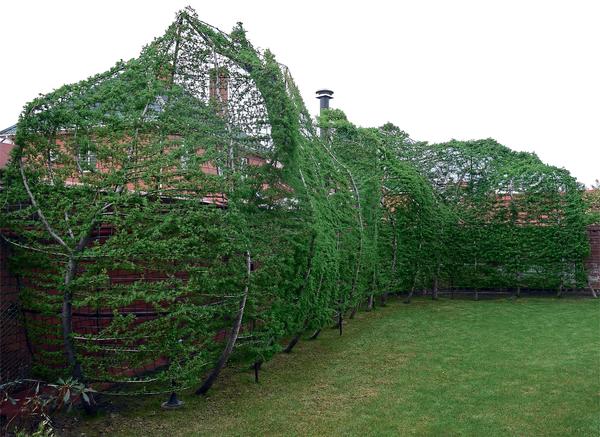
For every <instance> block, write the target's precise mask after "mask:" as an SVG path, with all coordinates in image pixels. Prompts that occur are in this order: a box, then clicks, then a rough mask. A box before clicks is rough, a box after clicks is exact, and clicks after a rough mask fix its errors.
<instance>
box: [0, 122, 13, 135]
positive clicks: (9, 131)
mask: <svg viewBox="0 0 600 437" xmlns="http://www.w3.org/2000/svg"><path fill="white" fill-rule="evenodd" d="M16 133H17V125H16V124H13V125H12V126H9V127H7V128H6V129H2V130H0V136H9V135H15V134H16Z"/></svg>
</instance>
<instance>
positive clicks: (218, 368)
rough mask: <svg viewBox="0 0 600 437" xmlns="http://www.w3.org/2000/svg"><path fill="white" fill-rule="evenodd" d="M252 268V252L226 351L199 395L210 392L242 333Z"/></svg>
mask: <svg viewBox="0 0 600 437" xmlns="http://www.w3.org/2000/svg"><path fill="white" fill-rule="evenodd" d="M251 268H252V259H251V258H250V252H246V286H245V287H244V294H243V295H242V299H241V300H240V305H239V309H238V313H237V316H236V318H235V321H234V323H233V327H232V328H231V333H230V334H229V338H228V339H227V345H226V346H225V349H223V352H222V353H221V356H220V358H219V361H217V364H216V365H215V367H214V369H213V370H212V372H210V374H209V375H208V377H207V378H206V379H205V380H204V382H203V383H202V385H201V386H200V388H198V389H197V390H196V394H197V395H203V394H205V393H206V392H207V391H208V390H210V388H211V387H212V385H213V384H214V382H215V380H216V379H217V377H218V376H219V373H221V370H223V367H225V364H227V360H228V359H229V356H230V355H231V352H232V351H233V347H234V346H235V342H236V340H237V338H238V334H239V332H240V327H241V326H242V319H243V318H244V309H245V307H246V300H247V299H248V290H249V288H250V272H251Z"/></svg>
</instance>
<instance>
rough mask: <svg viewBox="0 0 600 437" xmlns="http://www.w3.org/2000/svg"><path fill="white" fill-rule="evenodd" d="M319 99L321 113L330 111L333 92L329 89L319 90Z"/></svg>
mask: <svg viewBox="0 0 600 437" xmlns="http://www.w3.org/2000/svg"><path fill="white" fill-rule="evenodd" d="M317 99H319V100H320V101H321V111H323V109H329V101H330V100H331V99H333V91H331V90H327V89H322V90H318V91H317Z"/></svg>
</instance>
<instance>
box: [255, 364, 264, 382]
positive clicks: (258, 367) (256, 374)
mask: <svg viewBox="0 0 600 437" xmlns="http://www.w3.org/2000/svg"><path fill="white" fill-rule="evenodd" d="M261 364H262V361H260V362H259V361H256V362H255V363H254V366H253V367H254V382H255V383H257V384H258V372H259V370H260V366H261Z"/></svg>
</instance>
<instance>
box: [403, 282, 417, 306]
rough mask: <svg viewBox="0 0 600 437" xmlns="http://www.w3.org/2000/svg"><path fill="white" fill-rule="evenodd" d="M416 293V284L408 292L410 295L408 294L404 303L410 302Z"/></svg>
mask: <svg viewBox="0 0 600 437" xmlns="http://www.w3.org/2000/svg"><path fill="white" fill-rule="evenodd" d="M414 293H415V286H414V285H413V287H412V288H411V289H410V293H408V296H406V299H404V303H410V300H411V299H412V297H413V294H414Z"/></svg>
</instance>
